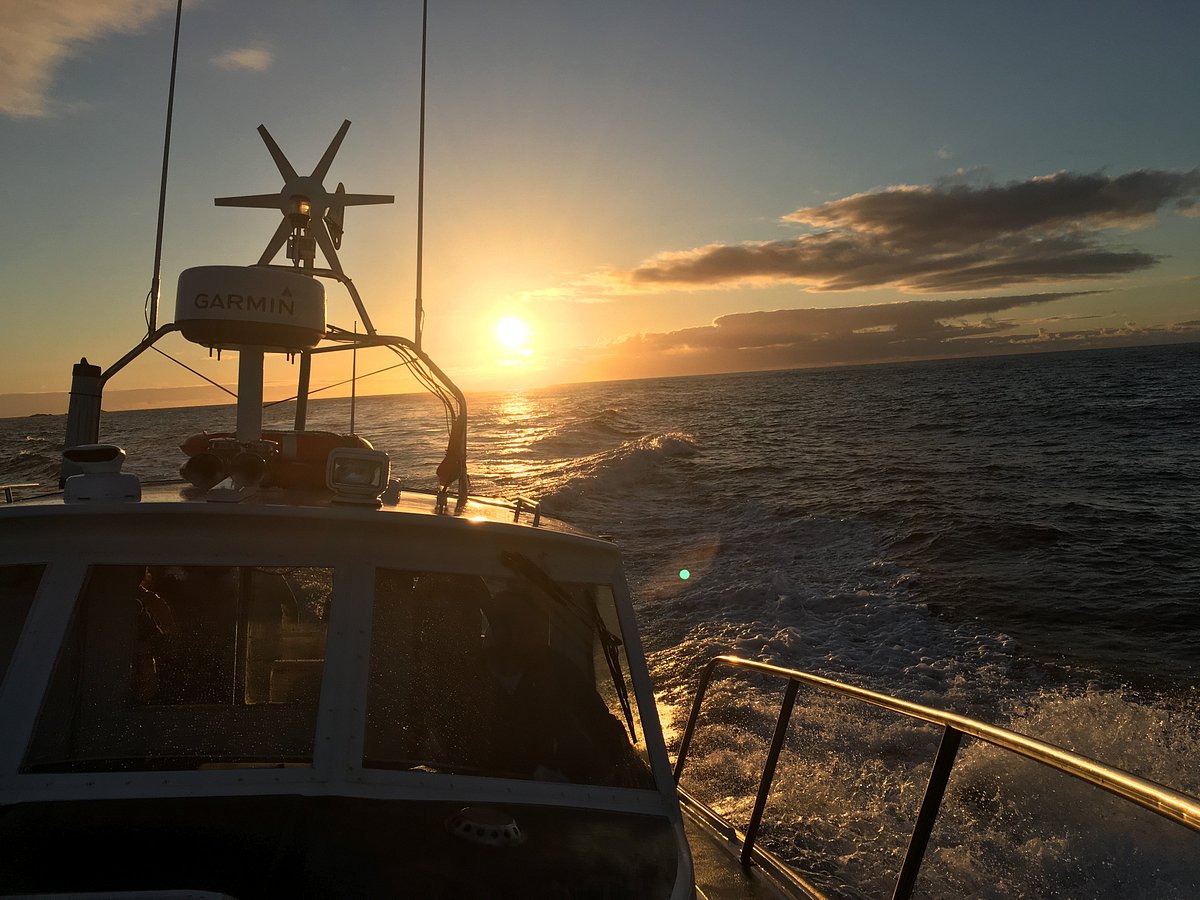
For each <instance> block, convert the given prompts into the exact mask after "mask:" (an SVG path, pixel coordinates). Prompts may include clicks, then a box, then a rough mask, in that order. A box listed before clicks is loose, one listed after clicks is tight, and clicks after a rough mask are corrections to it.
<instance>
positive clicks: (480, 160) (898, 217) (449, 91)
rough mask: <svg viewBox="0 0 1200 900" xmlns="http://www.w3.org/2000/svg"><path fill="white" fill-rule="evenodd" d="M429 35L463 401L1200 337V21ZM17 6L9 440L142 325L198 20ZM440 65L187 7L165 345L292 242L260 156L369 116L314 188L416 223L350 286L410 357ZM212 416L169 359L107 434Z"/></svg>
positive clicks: (510, 28) (671, 19)
mask: <svg viewBox="0 0 1200 900" xmlns="http://www.w3.org/2000/svg"><path fill="white" fill-rule="evenodd" d="M430 5H431V10H430V61H429V76H428V77H429V94H428V103H429V112H428V116H429V118H428V138H427V140H428V143H427V155H428V156H427V158H428V171H427V182H426V213H427V218H426V234H425V246H426V257H425V287H424V296H425V305H426V310H427V330H426V349H428V350H429V351H430V352H431V353H432V355H433V356H434V358H435V359H437V360H439V361H440V363H441V365H442V367H443V368H444V369H446V370H447V372H448V373H449V374H450V375H451V376H452V377H453V378H454V379H455V380H456V381H457V382H458V383H459V385H460V386H461V387H463V388H464V389H466V390H467V391H471V390H479V389H492V388H497V387H502V386H506V385H510V386H514V387H527V386H533V385H540V384H548V383H554V382H564V381H580V380H590V379H610V378H630V377H643V376H654V375H673V374H685V373H699V372H718V371H740V370H748V369H760V368H780V367H794V366H804V365H831V364H839V363H860V362H871V361H877V360H885V359H916V358H925V357H931V356H952V355H969V354H973V353H999V352H1019V351H1023V350H1037V349H1066V348H1075V347H1090V346H1105V345H1109V344H1121V343H1131V342H1140V343H1159V342H1165V341H1176V340H1200V302H1198V299H1200V249H1198V248H1200V103H1197V102H1196V86H1197V85H1198V84H1200V53H1197V51H1196V37H1197V35H1200V4H1197V3H1195V2H1178V3H1171V2H1158V3H1153V4H1148V5H1147V4H1139V3H1133V2H1129V3H1123V2H1122V3H1116V2H1109V3H1106V2H1086V3H1085V2H1080V3H1068V2H1055V3H1045V2H1037V3H1020V2H1012V3H1004V4H994V3H993V4H982V3H967V4H960V3H935V2H928V3H926V2H916V3H883V2H879V3H856V2H817V3H808V2H798V0H788V2H784V0H779V2H753V0H744V2H725V3H714V2H699V0H693V2H671V0H655V2H647V0H606V2H604V3H593V2H584V0H444V2H439V0H433V2H432V3H431V4H430ZM0 10H2V13H3V25H4V28H3V29H0V58H2V59H4V60H5V64H4V65H3V66H2V67H0V148H2V151H3V152H2V153H0V160H2V161H3V164H4V167H5V173H4V192H3V198H4V212H5V214H4V216H3V217H2V218H0V266H2V271H3V280H2V281H0V303H2V304H3V310H4V314H5V320H6V327H5V333H6V340H5V348H4V350H5V352H4V354H3V356H2V357H0V394H3V395H30V394H40V393H48V394H55V395H56V396H47V397H45V398H38V397H28V396H20V397H17V396H7V397H0V415H16V414H25V413H27V412H39V411H40V412H60V411H62V409H64V408H65V400H64V398H63V397H62V392H64V391H65V390H66V389H67V387H68V386H69V377H70V366H71V363H72V362H75V361H77V360H78V359H79V358H80V357H81V356H85V355H86V356H87V357H88V359H89V360H90V361H92V362H94V363H98V364H100V365H102V366H107V365H108V364H110V363H112V362H113V361H114V360H116V359H117V358H119V357H120V356H121V355H122V354H123V353H124V352H125V351H126V350H127V349H129V348H130V347H131V346H133V344H135V343H136V341H137V340H138V339H139V338H140V337H141V335H142V334H143V333H144V331H145V325H144V321H143V311H142V309H143V299H144V297H145V295H146V292H147V290H148V288H149V286H150V278H151V265H152V262H153V253H154V228H155V215H156V204H157V197H158V183H159V169H160V165H161V145H162V136H163V121H164V116H165V108H166V86H167V76H168V74H169V65H170V51H171V29H172V27H173V12H174V3H173V2H170V3H165V2H159V0H34V2H16V0H0ZM419 63H420V3H419V2H418V0H412V2H403V3H401V2H384V0H379V2H368V0H356V2H353V3H349V4H347V3H330V2H324V3H318V2H311V0H290V2H282V0H279V2H274V0H261V2H254V3H235V2H233V0H194V2H188V3H185V15H184V22H183V32H182V39H181V51H180V67H179V76H178V92H177V96H176V106H175V132H174V137H173V144H172V157H171V181H170V186H169V190H168V206H167V217H166V229H165V238H164V254H163V291H162V307H161V308H162V313H161V316H160V318H161V319H162V320H163V321H169V320H170V319H171V317H172V314H173V310H174V300H175V279H176V277H177V276H178V273H179V271H180V270H181V269H183V268H186V267H188V266H193V265H209V264H248V263H252V262H254V261H256V260H257V258H258V255H259V253H260V252H261V251H262V249H263V247H264V246H265V245H266V243H267V241H268V239H269V238H270V236H271V234H272V232H273V231H274V229H275V227H276V225H277V224H278V220H279V214H278V213H277V212H272V211H269V210H244V209H218V208H215V207H214V206H213V202H212V199H213V198H214V197H217V196H227V195H234V194H258V193H270V192H274V191H277V190H279V188H280V187H281V179H280V177H279V175H278V173H277V171H276V169H275V167H274V165H273V164H272V162H271V159H270V156H269V155H268V153H267V151H266V149H265V148H264V146H263V144H262V141H261V140H260V139H259V136H258V135H257V134H256V133H255V129H256V128H257V126H258V125H259V124H260V123H264V124H266V126H267V127H268V128H269V129H270V130H271V132H272V134H273V135H274V136H275V138H276V140H277V141H278V142H279V144H280V146H281V147H282V149H283V151H284V152H285V153H286V154H287V156H288V157H289V158H290V160H291V161H292V163H294V164H295V166H296V168H297V170H300V171H301V172H308V171H309V170H311V168H312V167H313V165H314V164H315V163H316V161H317V159H318V158H319V157H320V155H321V153H322V152H323V151H324V149H325V147H326V145H327V144H328V143H329V141H330V139H331V138H332V137H333V135H334V133H335V132H336V131H337V129H338V126H339V125H340V124H341V122H342V120H343V119H350V120H351V121H352V122H353V125H352V126H351V128H350V131H349V134H348V135H347V137H346V140H345V142H344V144H343V145H342V148H341V150H340V152H339V154H338V156H337V158H336V160H335V162H334V164H333V168H332V170H331V171H330V173H329V177H328V178H327V179H326V186H327V187H328V188H329V189H330V190H332V189H333V187H335V186H336V184H337V183H338V182H339V181H343V182H345V184H346V189H347V190H348V191H350V192H352V193H380V194H395V195H396V203H395V205H393V206H374V207H366V208H353V209H350V210H349V212H348V213H347V217H346V218H347V222H346V237H345V242H344V244H343V248H342V251H341V259H342V263H343V265H344V267H345V269H346V271H347V273H348V274H349V275H350V276H351V277H353V279H354V281H355V284H356V285H357V286H358V288H359V290H360V291H361V292H362V295H363V297H364V299H365V300H366V302H367V305H368V307H369V308H370V310H371V313H372V316H373V317H374V319H375V324H376V325H377V326H378V327H379V329H380V330H381V331H385V332H388V333H393V334H401V335H405V336H411V333H412V298H413V281H414V247H415V209H416V155H417V138H416V134H417V110H418V102H419V95H418V77H419ZM276 261H277V262H284V261H285V260H284V258H283V255H282V254H280V256H279V258H278V259H277V260H276ZM328 294H329V301H330V302H329V320H330V321H331V322H333V323H335V324H338V325H341V326H343V327H346V328H349V327H351V325H352V323H353V320H354V312H353V309H352V306H351V305H350V303H349V302H348V300H347V299H346V298H345V295H344V293H343V292H342V291H341V289H340V288H338V287H336V286H334V285H331V286H330V287H329V288H328ZM501 321H504V323H505V324H504V325H503V326H502V327H501V328H500V329H499V331H498V330H497V324H498V323H500V322H501ZM162 347H163V349H165V350H167V352H169V353H171V354H172V355H174V356H177V357H179V358H180V359H182V360H184V361H185V362H187V363H188V364H189V365H192V366H193V367H195V368H197V369H199V370H200V371H202V372H204V374H206V375H208V376H209V377H211V378H214V379H216V380H218V381H221V382H224V383H230V382H232V381H233V380H235V378H236V365H235V363H234V362H233V361H232V360H231V359H230V358H229V357H228V356H226V358H225V360H224V361H223V362H221V363H218V362H217V361H216V360H215V359H209V357H208V355H207V352H206V351H204V350H203V349H202V348H199V347H192V346H190V345H188V344H186V343H185V342H184V341H183V340H182V339H181V338H179V337H178V336H177V335H176V336H171V337H169V338H167V339H166V340H165V341H164V342H163V344H162ZM377 360H378V365H379V367H382V366H384V365H388V364H389V361H388V358H387V357H385V356H382V355H381V356H379V357H378V358H377ZM359 367H360V371H361V370H363V369H366V370H370V369H371V368H373V367H375V366H374V364H373V360H372V359H370V358H368V359H367V360H366V361H363V360H360V362H359ZM348 375H349V360H348V359H339V360H334V361H332V362H328V363H325V364H324V365H322V366H321V367H319V368H318V369H317V370H316V372H315V374H314V386H319V385H320V384H322V383H328V382H332V381H337V380H341V379H342V378H345V377H348ZM293 378H294V374H293V370H291V369H290V367H288V366H287V365H286V364H284V363H283V362H282V361H277V362H276V363H274V364H272V365H271V367H270V368H269V370H268V375H267V381H268V389H267V393H268V395H269V396H286V395H287V394H288V393H289V389H290V384H289V382H290V381H291V380H292V379H293ZM389 379H393V376H392V375H391V374H389V375H384V376H379V377H377V378H374V379H372V380H371V381H369V382H366V383H364V384H363V386H362V388H361V389H360V390H362V391H363V392H364V393H386V392H390V391H397V390H409V389H411V385H410V383H409V382H407V381H406V380H405V379H404V378H403V377H402V376H401V377H396V378H395V379H394V380H389ZM127 391H137V393H128V394H127V393H124V392H127ZM221 399H222V395H220V394H219V393H217V392H216V391H215V390H214V389H211V388H207V387H204V385H203V382H202V381H200V380H198V379H197V378H196V376H194V375H192V374H190V373H188V372H186V371H184V370H183V369H181V368H178V367H177V366H175V365H173V364H172V363H170V362H169V361H167V360H166V359H164V358H162V357H159V356H157V355H155V354H148V355H147V356H145V357H143V358H142V359H141V360H139V361H138V362H136V363H134V364H133V365H132V366H131V367H130V368H129V369H127V370H126V371H125V372H124V373H122V375H120V376H118V377H117V378H116V379H115V380H114V381H113V382H111V383H110V385H109V388H108V395H107V398H106V404H105V405H106V407H107V408H118V407H120V406H123V405H159V406H171V405H176V404H177V403H190V402H220V400H221Z"/></svg>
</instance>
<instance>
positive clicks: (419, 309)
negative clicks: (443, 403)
mask: <svg viewBox="0 0 1200 900" xmlns="http://www.w3.org/2000/svg"><path fill="white" fill-rule="evenodd" d="M428 22H429V0H424V2H423V3H422V4H421V129H420V138H419V142H420V143H419V149H418V152H417V302H416V323H415V327H414V328H413V343H414V344H416V347H417V349H418V350H420V349H421V330H422V327H423V326H424V324H425V309H424V307H423V305H422V300H421V260H422V257H423V256H424V246H425V47H426V37H427V35H428V27H427V26H428Z"/></svg>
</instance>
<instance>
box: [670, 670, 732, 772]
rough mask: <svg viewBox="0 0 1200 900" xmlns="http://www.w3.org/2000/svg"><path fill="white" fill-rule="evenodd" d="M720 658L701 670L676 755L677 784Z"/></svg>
mask: <svg viewBox="0 0 1200 900" xmlns="http://www.w3.org/2000/svg"><path fill="white" fill-rule="evenodd" d="M720 660H721V658H720V657H717V658H716V659H714V660H712V661H711V662H710V663H709V664H708V665H706V666H705V667H704V669H703V671H701V672H700V683H699V684H697V685H696V699H695V700H693V701H692V712H691V714H690V715H689V716H688V720H687V725H686V726H685V727H684V729H683V738H682V739H681V740H680V741H679V755H678V756H676V757H675V771H674V772H673V773H672V774H673V775H674V776H675V783H676V784H679V777H680V776H681V775H682V774H683V764H684V763H685V762H686V761H687V754H688V748H689V747H690V746H691V745H692V734H693V733H695V731H696V719H698V718H699V717H700V705H701V704H702V703H703V702H704V695H705V693H706V692H707V691H708V682H709V681H710V680H711V679H712V673H713V669H715V668H716V667H717V663H718V662H720Z"/></svg>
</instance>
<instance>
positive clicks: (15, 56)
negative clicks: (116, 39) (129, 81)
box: [0, 0, 174, 119]
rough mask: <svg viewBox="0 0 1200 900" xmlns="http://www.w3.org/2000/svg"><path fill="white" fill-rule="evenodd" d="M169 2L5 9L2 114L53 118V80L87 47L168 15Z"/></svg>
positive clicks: (41, 2) (91, 0)
mask: <svg viewBox="0 0 1200 900" xmlns="http://www.w3.org/2000/svg"><path fill="white" fill-rule="evenodd" d="M173 5H174V4H172V3H170V2H169V0H23V2H16V3H9V4H6V9H5V12H4V28H3V29H0V59H3V60H4V65H3V66H0V113H3V114H4V115H7V116H11V117H13V118H17V119H23V118H42V117H45V116H49V115H53V114H54V113H55V112H56V111H57V110H58V109H59V108H60V104H57V103H55V101H54V100H52V99H51V98H50V88H51V86H52V84H53V81H54V75H55V73H56V71H57V70H58V68H59V66H61V65H62V64H63V63H64V62H65V61H66V60H68V59H70V58H71V57H73V56H76V55H77V54H79V53H80V52H81V51H82V50H83V48H84V47H85V46H86V45H87V43H88V42H89V41H97V40H100V39H101V38H103V37H106V36H107V35H109V34H120V33H126V34H127V33H131V32H135V31H137V30H138V29H140V28H142V27H143V26H145V25H146V24H147V23H148V22H150V21H151V20H153V19H154V18H155V17H156V16H158V15H160V14H161V13H163V12H164V11H166V10H168V9H170V8H171V7H172V6H173Z"/></svg>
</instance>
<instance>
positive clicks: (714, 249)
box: [626, 169, 1200, 292]
mask: <svg viewBox="0 0 1200 900" xmlns="http://www.w3.org/2000/svg"><path fill="white" fill-rule="evenodd" d="M1198 199H1200V169H1192V170H1190V171H1186V172H1168V171H1155V170H1144V171H1138V172H1131V173H1128V174H1125V175H1119V176H1106V175H1100V174H1093V175H1079V174H1072V173H1067V172H1061V173H1058V174H1056V175H1049V176H1045V177H1041V178H1033V179H1030V180H1028V181H1023V182H1013V183H1011V184H1007V185H1000V186H996V185H992V186H983V187H979V186H970V185H953V186H923V187H912V186H904V187H894V188H888V189H886V190H881V191H874V192H870V193H864V194H856V195H854V196H851V197H846V198H843V199H841V200H835V201H831V202H829V203H825V204H822V205H820V206H815V207H807V208H804V209H799V210H796V211H795V212H793V213H791V214H789V215H788V216H786V217H785V220H786V221H788V222H792V223H796V224H801V225H806V226H809V227H812V228H817V229H821V230H819V231H814V232H811V233H808V234H804V235H799V236H797V237H793V238H788V239H785V240H778V241H764V242H756V243H741V244H716V245H709V246H707V247H701V248H698V249H695V250H690V251H685V252H681V253H668V254H662V255H660V256H658V257H655V258H654V259H652V260H649V261H647V262H646V263H643V264H642V265H641V266H639V267H637V268H636V269H634V270H633V271H631V272H629V273H627V274H626V279H627V280H628V282H630V283H632V284H634V285H636V286H641V287H649V286H661V287H670V286H676V287H684V288H687V287H704V286H720V285H731V284H747V283H755V282H780V281H784V282H794V283H801V284H806V285H809V286H811V287H812V288H813V289H816V290H826V291H839V290H855V289H862V288H873V287H888V286H890V287H899V288H902V289H907V290H919V291H931V292H940V291H960V290H983V289H995V288H1003V287H1005V286H1010V285H1022V284H1031V283H1053V282H1064V281H1075V280H1080V279H1090V278H1107V277H1112V276H1117V275H1123V274H1128V273H1131V272H1136V271H1140V270H1143V269H1146V268H1149V267H1151V266H1153V265H1155V263H1157V262H1158V257H1156V256H1154V255H1153V254H1150V253H1145V252H1143V251H1140V250H1136V249H1130V248H1121V247H1115V246H1112V245H1111V244H1110V243H1108V242H1106V241H1105V237H1106V235H1105V232H1106V231H1108V230H1111V229H1114V228H1134V227H1138V226H1140V225H1143V224H1145V223H1146V222H1147V221H1148V220H1149V219H1150V218H1151V217H1152V216H1154V215H1155V214H1156V213H1158V212H1159V211H1161V210H1163V209H1164V208H1173V209H1175V210H1178V211H1181V212H1187V213H1190V212H1192V211H1193V210H1194V209H1195V208H1196V205H1197V200H1198Z"/></svg>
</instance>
